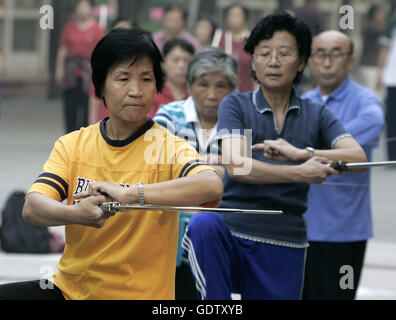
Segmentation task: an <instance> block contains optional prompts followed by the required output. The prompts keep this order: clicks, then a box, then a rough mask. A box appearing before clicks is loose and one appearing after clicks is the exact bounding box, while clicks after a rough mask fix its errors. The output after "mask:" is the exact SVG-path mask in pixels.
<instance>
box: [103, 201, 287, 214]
mask: <svg viewBox="0 0 396 320" xmlns="http://www.w3.org/2000/svg"><path fill="white" fill-rule="evenodd" d="M100 208H101V209H102V210H103V211H106V212H110V213H116V212H125V211H130V210H136V209H137V210H174V211H193V212H195V211H210V212H222V213H249V214H282V213H283V211H281V210H252V209H229V208H204V207H172V206H147V205H144V206H140V205H129V204H127V205H123V204H121V203H119V202H103V203H102V204H101V205H100Z"/></svg>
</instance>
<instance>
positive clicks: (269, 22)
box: [244, 11, 312, 84]
mask: <svg viewBox="0 0 396 320" xmlns="http://www.w3.org/2000/svg"><path fill="white" fill-rule="evenodd" d="M276 31H287V32H289V33H290V34H291V35H292V36H294V38H295V39H296V43H297V48H298V55H299V56H300V57H303V58H304V60H305V65H306V64H307V62H308V59H309V57H310V56H311V45H312V34H311V30H310V29H309V27H308V25H307V24H306V23H305V22H304V21H303V20H302V19H300V18H298V17H293V16H292V15H291V14H289V13H287V12H285V11H282V12H278V13H275V14H270V15H268V16H266V17H264V18H262V19H261V20H260V21H259V22H258V23H257V24H256V26H255V27H254V28H253V30H252V32H251V33H250V36H249V37H248V39H247V40H246V44H245V47H244V50H245V51H246V52H247V53H250V54H251V55H253V54H254V48H255V47H256V46H257V45H258V44H259V42H260V41H261V40H266V39H271V38H272V37H273V36H274V33H275V32H276ZM303 72H304V70H302V71H300V72H298V73H297V75H296V78H295V79H294V81H293V83H294V84H298V83H299V82H300V81H301V78H302V74H303ZM252 76H253V78H254V79H255V80H257V77H256V75H255V73H254V72H252Z"/></svg>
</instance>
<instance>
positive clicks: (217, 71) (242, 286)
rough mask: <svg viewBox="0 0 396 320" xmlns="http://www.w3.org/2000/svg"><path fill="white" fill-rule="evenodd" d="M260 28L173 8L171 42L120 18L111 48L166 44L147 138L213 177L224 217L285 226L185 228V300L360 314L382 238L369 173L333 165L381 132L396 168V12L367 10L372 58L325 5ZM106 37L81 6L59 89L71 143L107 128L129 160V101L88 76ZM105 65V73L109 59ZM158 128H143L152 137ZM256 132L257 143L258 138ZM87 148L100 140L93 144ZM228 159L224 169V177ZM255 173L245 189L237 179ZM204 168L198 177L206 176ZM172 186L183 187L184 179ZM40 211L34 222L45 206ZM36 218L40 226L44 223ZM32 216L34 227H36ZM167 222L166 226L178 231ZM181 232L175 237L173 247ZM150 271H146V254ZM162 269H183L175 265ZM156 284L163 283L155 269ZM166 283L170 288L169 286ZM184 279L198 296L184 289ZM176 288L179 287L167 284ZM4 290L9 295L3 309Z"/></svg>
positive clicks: (67, 39)
mask: <svg viewBox="0 0 396 320" xmlns="http://www.w3.org/2000/svg"><path fill="white" fill-rule="evenodd" d="M249 17H250V15H249V10H248V9H247V8H246V7H244V6H243V5H242V4H240V3H236V4H232V5H230V6H229V7H227V8H226V9H225V11H224V18H225V19H224V21H225V24H224V26H223V27H221V26H219V24H218V22H217V21H216V19H215V18H214V17H213V16H211V15H202V16H200V17H198V19H197V21H196V23H195V25H194V28H193V31H192V33H190V32H189V31H187V30H186V18H187V16H186V11H185V8H184V7H183V6H181V5H179V4H172V5H169V6H168V7H166V8H165V10H164V18H163V29H162V30H160V31H158V32H155V33H153V34H151V33H149V32H147V31H144V30H141V29H140V28H139V26H138V25H137V24H136V23H132V22H131V21H129V20H127V19H122V18H120V19H119V20H117V21H115V22H114V23H113V24H112V26H111V28H110V30H112V31H109V33H108V35H107V36H106V39H112V37H114V35H116V34H117V33H114V30H135V31H136V32H137V33H136V35H135V36H136V37H137V39H138V38H139V39H140V40H139V41H141V48H146V49H147V48H150V49H147V50H154V49H152V48H151V44H150V45H147V41H148V40H147V39H148V38H149V39H152V41H153V43H155V45H156V47H157V48H158V49H159V51H160V52H161V54H162V59H163V62H162V63H161V72H162V73H163V76H164V81H163V87H162V88H161V89H162V90H159V87H158V85H157V90H156V92H155V94H154V92H153V95H152V104H151V107H150V108H148V109H147V110H146V111H147V112H146V113H142V116H141V117H140V118H139V121H135V122H136V123H137V122H139V124H140V125H142V126H144V125H145V121H146V120H144V117H145V116H146V114H147V116H148V117H150V118H151V119H153V120H154V121H155V126H157V125H160V126H162V127H165V128H167V129H168V130H169V131H170V132H171V133H172V134H174V135H176V136H178V137H181V138H182V139H184V140H186V141H187V142H189V144H190V147H192V149H193V150H194V152H197V153H193V155H192V156H191V159H190V160H191V161H192V162H195V161H196V162H197V163H199V161H202V163H203V164H202V168H201V170H202V171H205V170H208V168H211V170H213V172H216V173H217V175H218V177H220V178H221V179H222V182H223V185H224V192H223V197H222V200H221V202H220V207H223V208H243V209H258V210H259V209H273V210H282V211H283V212H284V214H283V215H273V216H271V215H263V216H255V215H244V216H242V215H241V214H224V215H220V214H215V213H210V214H208V213H196V214H193V215H191V214H190V215H188V216H187V219H188V220H189V222H188V226H187V229H186V230H185V231H186V233H185V235H184V238H183V241H182V243H181V242H180V241H179V251H182V254H184V258H185V259H184V261H185V262H184V267H186V266H188V267H187V268H183V271H182V269H179V268H180V266H178V268H176V269H177V271H176V288H175V290H176V298H181V299H183V298H184V299H185V298H189V299H193V298H202V299H230V298H231V294H233V293H239V294H240V295H241V298H242V299H300V298H303V299H354V298H355V296H356V289H357V287H358V285H357V284H358V282H359V277H360V271H361V269H362V265H363V261H364V256H365V250H366V244H367V240H368V239H369V238H371V237H372V236H373V230H372V222H371V203H370V188H369V187H368V186H369V184H370V171H365V172H354V173H351V174H347V175H345V174H342V172H339V171H337V170H336V169H334V168H332V167H331V166H330V164H331V162H332V161H338V160H343V161H347V162H364V161H371V159H372V150H373V149H374V148H375V147H376V146H377V145H378V141H379V137H380V134H381V132H382V130H383V128H384V126H385V125H386V132H387V141H388V143H387V145H388V158H389V160H396V125H394V124H395V123H396V109H395V108H394V105H395V104H396V73H395V72H394V70H396V8H391V12H390V13H389V14H388V12H387V10H386V8H383V7H381V6H379V5H372V6H371V7H370V8H369V10H368V12H367V17H368V20H367V21H368V23H367V24H365V25H364V28H363V30H362V39H363V46H362V53H361V54H360V57H359V56H358V55H357V53H356V50H355V46H354V43H353V40H352V39H351V37H349V36H348V34H345V33H342V32H340V31H335V30H327V27H326V20H325V16H324V15H323V14H322V13H321V12H320V9H319V8H318V1H315V0H309V1H307V2H306V4H305V5H304V6H302V7H299V8H293V9H291V10H290V11H288V12H282V13H275V14H271V15H268V16H266V17H264V18H263V19H261V20H260V21H258V22H256V21H255V23H254V27H253V28H252V29H251V30H250V29H249V27H248V25H249ZM250 22H251V21H250ZM120 32H121V33H120V35H121V36H120V38H117V37H115V38H114V43H117V45H119V46H120V48H121V47H122V45H123V44H122V39H123V38H122V37H123V36H124V37H125V39H126V38H127V37H128V33H126V34H125V35H122V32H123V31H120ZM105 33H106V32H105V30H103V29H101V28H100V27H99V25H98V23H97V21H96V20H95V18H94V15H93V2H92V1H89V0H80V1H77V4H76V7H75V18H74V19H73V20H72V21H70V22H68V23H67V24H66V26H65V27H64V30H63V32H62V36H61V38H60V41H59V51H58V56H57V65H56V75H55V78H56V81H57V83H58V84H59V85H60V86H61V87H62V91H63V96H62V97H63V103H64V119H65V130H66V133H70V132H73V131H75V130H80V128H81V127H87V126H89V125H95V126H97V130H96V129H95V130H96V131H98V132H102V134H104V133H103V132H106V134H107V138H105V139H108V140H106V141H107V142H109V143H110V144H112V143H113V144H112V145H113V146H120V145H119V143H117V141H118V140H120V139H118V140H117V135H116V134H115V132H117V130H118V129H117V128H116V127H114V123H116V121H118V119H119V117H122V116H123V115H122V111H120V110H118V109H117V108H116V103H115V102H114V100H113V101H111V100H110V98H111V97H113V96H114V97H117V95H120V93H117V92H116V91H114V92H112V94H110V93H111V92H110V93H109V94H108V95H105V94H104V90H105V88H107V87H106V86H109V85H110V84H108V83H107V82H106V83H102V84H101V85H102V87H100V86H99V85H98V84H97V83H93V82H92V80H91V78H92V70H91V62H94V63H95V68H97V70H96V72H98V70H100V68H102V66H101V61H100V59H99V58H98V57H97V56H95V57H94V58H92V59H93V60H92V61H91V54H92V52H93V51H94V48H95V46H96V45H97V43H98V42H99V41H100V39H103V37H104V36H105ZM142 39H143V40H142ZM109 41H110V40H109ZM117 41H119V42H117ZM107 46H109V47H110V46H111V43H110V42H109V43H107ZM102 49H103V48H102ZM146 49H145V50H146ZM103 50H104V49H103ZM106 50H109V51H110V49H109V48H107V49H106ZM96 51H98V49H96ZM147 52H148V51H147ZM101 54H102V56H101V57H102V58H103V59H104V58H105V57H106V54H107V53H106V51H103V52H101ZM125 57H126V56H124V57H121V56H120V57H119V58H118V57H112V58H114V60H113V66H114V67H120V66H121V67H125V68H131V67H132V68H135V69H136V70H140V69H139V68H143V67H144V68H146V69H150V68H149V66H150V65H154V66H157V67H158V65H159V62H158V61H154V60H153V57H150V59H151V60H150V61H149V60H147V59H146V58H147V57H146V56H143V57H142V56H137V58H136V59H135V56H134V60H133V61H132V64H131V65H129V66H124V65H122V63H123V62H125V61H121V60H120V59H122V58H125ZM145 59H146V60H147V61H146V60H145ZM357 65H358V66H359V68H358V72H356V73H354V68H355V67H356V66H357ZM113 66H108V70H107V72H108V73H112V72H115V70H114V69H113V68H112V67H113ZM142 66H143V67H142ZM135 69H134V70H135ZM305 69H308V71H309V72H311V71H312V75H311V74H310V73H307V70H306V71H305V74H304V70H305ZM139 72H140V71H139ZM352 74H356V76H357V78H356V80H354V79H353V78H352ZM157 84H158V83H157ZM105 85H106V86H105ZM109 88H110V87H109ZM114 88H115V87H114ZM110 89H111V88H110ZM110 89H108V90H110ZM106 90H107V89H106ZM153 90H154V87H153ZM106 92H107V91H106ZM136 95H137V93H136ZM150 97H151V95H150ZM107 98H108V99H109V100H106V99H107ZM150 101H151V100H150ZM384 110H385V113H384ZM385 114H386V117H385ZM143 116H144V117H143ZM151 119H150V120H147V121H151V122H150V128H151V126H153V122H152V120H151ZM128 121H130V120H128ZM98 122H100V125H97V123H98ZM135 122H133V123H135ZM110 124H112V125H113V126H111V125H110ZM392 124H393V125H392ZM90 128H93V127H92V126H91V127H90ZM95 128H96V127H95ZM135 129H136V130H138V129H139V128H138V127H136V128H135ZM245 129H250V130H252V135H251V136H248V135H247V134H246V132H245ZM106 130H107V131H106ZM145 130H146V131H147V130H149V128H146V129H145ZM96 131H95V132H96ZM128 132H129V131H128ZM138 132H140V131H139V130H138ZM132 133H135V131H133V132H132ZM91 134H92V136H93V135H94V134H96V133H94V130H93V129H92V133H90V135H91ZM66 137H67V136H66ZM70 137H71V136H70ZM70 137H69V138H70ZM109 137H111V139H110V138H109ZM91 138H92V137H91V136H90V138H89V139H91ZM124 138H125V139H126V138H128V137H124ZM135 138H136V137H135ZM135 138H134V139H135ZM66 139H68V138H66ZM87 139H88V138H87ZM125 139H124V140H123V142H122V143H124V142H125V141H126V140H125ZM134 139H132V140H131V141H134ZM87 141H88V140H87ZM89 141H90V140H89ZM122 146H125V145H124V144H123V145H122ZM59 147H60V146H59V145H58V146H57V148H59ZM231 149H232V150H233V152H231ZM235 150H238V152H234V151H235ZM246 150H248V151H249V152H250V156H247V155H246ZM239 151H240V152H239ZM59 152H60V151H59ZM100 153H101V151H100V152H98V154H100ZM196 154H200V155H201V160H198V158H197V156H196ZM224 154H226V155H228V156H227V161H223V160H224V157H225V156H224ZM54 156H55V155H52V156H51V157H54ZM52 160H53V159H52ZM192 162H191V163H189V164H188V165H191V164H192ZM248 163H250V165H251V171H250V172H249V173H248V174H244V175H240V174H236V173H235V172H236V171H238V168H240V167H244V165H245V164H246V165H247V164H248ZM48 165H49V164H47V166H48ZM186 165H187V164H186ZM195 165H198V164H193V165H192V166H191V167H190V169H189V170H192V172H195V171H196V172H197V173H198V172H199V170H198V169H193V168H195ZM54 166H55V165H54ZM209 166H210V167H209ZM54 168H55V167H54ZM197 168H199V166H198V167H197ZM51 169H53V168H51ZM109 170H110V169H109ZM161 170H162V169H161ZM189 170H187V171H186V175H187V173H188V172H189ZM194 170H195V171H194ZM114 174H115V173H114ZM190 174H191V172H190ZM191 175H192V176H194V174H191ZM206 175H207V176H208V177H211V179H212V180H213V181H215V180H216V179H215V178H214V177H213V176H211V175H210V174H209V173H206ZM201 176H203V175H202V174H201ZM176 178H177V177H176V176H175V175H174V172H173V173H172V179H176ZM45 179H47V178H45ZM139 179H143V178H142V177H140V178H139ZM56 180H58V179H57V178H56ZM132 180H133V179H132ZM143 180H144V179H143ZM146 180H147V179H146ZM164 180H166V179H165V178H163V179H162V178H161V179H157V180H155V181H151V182H149V181H147V182H146V181H144V182H145V183H147V190H148V191H146V192H147V194H146V195H147V196H148V199H149V198H150V195H151V194H150V190H151V189H150V186H151V184H153V183H154V185H153V186H155V182H163V181H164ZM59 181H60V180H59ZM192 181H193V183H192V186H193V187H194V188H195V189H196V190H198V189H202V187H204V184H203V183H202V180H199V179H198V178H197V179H196V180H192ZM325 181H326V183H323V182H325ZM310 184H312V186H311V187H310V186H309V185H310ZM145 186H146V184H145ZM177 186H179V187H183V184H182V183H180V185H178V184H177V182H173V184H172V183H169V187H170V188H176V187H177ZM138 187H139V189H138V191H139V192H140V191H141V189H140V185H139V186H138ZM35 188H36V189H37V190H39V191H40V190H42V189H40V188H41V186H40V187H38V186H37V185H36V186H35ZM95 188H96V191H97V192H96V193H95V191H94V190H93V189H94V187H93V188H92V189H89V190H88V191H87V192H88V193H87V194H86V195H85V196H89V195H90V196H96V197H99V195H98V192H99V191H98V190H102V191H103V190H105V192H106V194H107V195H110V194H114V196H113V198H114V199H119V200H120V199H121V200H123V199H122V194H121V191H120V190H118V189H117V190H116V189H115V188H113V187H112V186H110V185H107V184H103V185H95ZM163 188H164V189H165V188H166V185H163ZM203 189H204V188H203ZM218 189H220V187H218V188H217V191H218ZM145 190H146V189H145ZM152 190H155V189H154V187H153V189H152ZM159 190H162V189H159ZM171 190H173V189H171ZM45 191H46V192H47V193H48V195H51V192H50V191H48V190H47V189H45ZM153 192H154V191H153ZM197 192H198V191H197ZM175 194H177V196H178V198H177V199H173V200H174V201H173V202H172V204H175V205H177V204H179V203H182V202H183V201H182V197H183V196H184V195H185V193H183V192H180V193H177V192H176V191H175ZM199 194H201V197H202V201H201V202H204V201H210V200H214V199H211V197H210V196H208V195H207V193H205V192H203V191H202V190H201V192H200V193H199ZM152 197H153V198H154V199H155V200H154V202H152V203H165V202H166V201H165V200H164V199H165V198H166V197H165V196H164V197H163V198H161V199H160V200H157V199H156V198H155V197H154V196H152ZM31 198H32V200H31V203H33V200H35V201H36V203H37V204H36V206H39V205H41V204H42V203H46V202H45V201H47V200H46V199H39V198H37V199H33V197H31ZM102 198H104V197H102ZM102 198H101V199H100V200H103V199H102ZM215 198H216V197H215ZM135 200H139V201H140V198H137V199H135ZM176 200H177V201H176ZM98 201H99V200H98ZM148 201H149V200H147V201H146V202H148ZM156 201H157V202H156ZM30 206H31V207H29V212H34V211H35V210H34V206H33V205H32V204H31V205H30ZM79 207H80V208H82V205H79ZM51 208H54V211H55V209H56V208H57V207H56V205H55V204H51ZM90 210H92V208H90ZM51 214H52V213H51ZM30 216H32V218H31V219H32V221H38V220H36V217H34V214H33V213H30ZM182 216H183V218H185V217H186V216H185V215H182ZM108 218H109V217H108V216H105V217H104V218H103V219H105V220H106V219H108ZM43 219H44V218H43ZM170 220H171V219H170ZM170 220H169V221H168V220H167V223H169V225H171V224H172V223H174V221H173V220H172V221H170ZM40 221H45V223H46V222H47V221H49V220H45V219H44V220H40ZM48 223H49V222H48ZM145 223H147V224H149V222H147V221H146V222H145ZM172 226H173V224H172ZM169 228H170V227H169ZM172 228H173V227H172ZM172 228H170V229H169V230H171V231H172V230H173V231H174V229H172ZM70 229H73V228H70ZM154 229H155V228H154V227H153V230H154ZM158 230H159V229H158ZM169 230H168V231H169ZM168 231H167V232H168ZM73 232H76V231H73ZM125 232H127V231H126V230H125ZM183 232H184V230H183ZM168 234H169V232H168ZM142 237H143V236H142ZM91 245H92V248H94V247H95V244H91ZM77 249H78V248H77ZM69 250H73V249H70V248H69ZM173 251H174V250H173ZM173 251H172V252H173ZM68 254H69V256H66V257H65V258H64V261H66V260H67V259H69V262H70V263H74V262H75V261H74V260H73V259H74V258H73V257H72V253H70V252H68ZM179 254H181V253H180V252H179ZM139 257H140V259H142V261H143V260H144V261H145V258H143V253H142V252H139ZM161 257H162V256H161ZM162 259H163V260H164V261H165V260H166V257H162ZM73 261H74V262H73ZM166 261H167V260H166ZM166 263H167V265H168V266H169V267H170V268H172V266H173V265H172V263H169V261H167V262H166ZM346 264H347V265H351V266H353V267H354V269H355V274H354V275H355V284H356V285H355V287H354V290H349V291H348V290H346V291H345V290H341V289H340V288H339V271H340V266H342V265H346ZM84 267H85V265H84ZM157 267H158V268H159V269H158V270H161V267H160V266H157ZM63 268H64V269H67V268H68V267H67V266H66V265H64V266H63ZM98 270H99V269H98ZM151 271H152V272H153V274H155V272H156V271H155V269H154V267H153V268H152V270H151ZM181 272H183V273H181ZM163 275H164V276H165V275H166V276H170V277H172V274H171V272H170V273H169V272H168V273H166V272H163ZM177 277H183V279H187V280H184V281H183V283H181V285H178V283H177ZM65 279H66V278H65ZM65 279H63V278H61V276H58V278H57V282H56V283H57V285H58V286H59V287H60V288H61V289H62V291H63V292H68V294H70V295H73V294H74V291H73V290H75V292H79V290H78V289H76V288H73V289H72V290H71V291H70V288H69V287H68V285H67V281H69V280H68V279H66V280H65ZM120 279H121V273H120ZM145 279H146V280H147V281H149V280H148V279H147V278H145ZM70 281H71V280H70ZM73 281H74V280H73ZM87 281H88V280H87ZM88 282H89V281H88ZM89 283H90V285H91V286H94V284H92V283H91V282H89ZM76 285H77V283H73V286H76ZM139 285H140V284H139ZM142 286H144V285H143V284H142ZM109 287H111V285H109ZM169 288H172V285H170V284H167V285H166V289H167V290H169ZM151 289H152V288H149V289H147V292H149V297H151V296H153V297H155V296H161V295H159V294H158V293H154V291H150V290H151ZM4 290H5V289H4V287H3V289H1V288H0V294H1V293H2V292H3V293H4ZM68 290H69V291H68ZM92 290H93V291H94V289H92ZM153 290H154V289H153ZM195 291H196V292H197V293H195ZM60 292H61V291H59V292H58V294H59V293H60ZM92 294H93V295H94V296H95V294H96V293H92ZM131 296H132V297H139V295H138V294H136V295H134V294H131ZM120 297H121V296H120ZM161 297H169V296H167V295H166V294H164V295H163V296H161Z"/></svg>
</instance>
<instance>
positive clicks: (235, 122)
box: [183, 13, 366, 299]
mask: <svg viewBox="0 0 396 320" xmlns="http://www.w3.org/2000/svg"><path fill="white" fill-rule="evenodd" d="M311 42H312V39H311V33H310V31H309V28H308V26H307V25H306V24H305V23H304V22H303V21H301V20H299V19H298V18H295V17H292V16H291V15H289V14H287V13H280V14H274V15H269V16H267V17H265V18H263V19H262V20H261V21H259V22H258V23H257V25H256V26H255V28H254V29H253V30H252V32H251V34H250V36H249V38H248V39H247V42H246V45H245V48H244V50H245V51H246V52H248V53H249V54H251V55H252V58H253V62H252V75H253V77H254V79H255V80H256V81H257V82H258V83H259V85H260V88H259V89H258V90H256V91H254V92H247V93H232V94H230V95H228V96H227V97H226V98H224V99H223V101H222V103H221V104H220V108H219V118H218V125H217V131H218V132H217V139H218V140H219V141H220V142H221V148H222V157H223V159H222V160H223V163H224V164H225V167H226V173H225V175H224V178H223V183H224V193H223V199H222V202H221V204H220V206H221V207H225V208H243V209H275V210H282V211H283V212H284V214H282V215H251V214H230V213H227V214H223V215H219V214H214V213H211V214H203V213H198V214H196V215H194V216H193V218H192V219H191V220H190V222H189V225H188V229H187V232H186V235H185V237H184V242H183V246H184V247H185V248H186V249H187V250H188V252H189V261H190V265H191V269H192V271H193V273H194V276H195V280H196V286H197V289H198V291H199V293H200V295H201V297H202V298H203V299H230V298H231V293H240V294H241V298H242V299H300V297H301V291H302V283H303V272H304V257H305V251H306V247H307V245H308V243H307V236H306V225H305V221H304V218H303V216H302V215H303V213H304V212H305V210H306V209H307V193H308V190H309V184H310V183H322V182H323V181H324V180H325V179H326V177H328V176H330V175H332V174H339V172H337V171H335V170H334V169H332V168H331V167H330V166H329V163H330V161H332V160H344V161H349V162H353V161H365V160H366V157H365V154H364V151H363V150H362V149H361V147H360V146H359V144H358V143H357V142H356V141H355V140H354V139H353V138H352V137H351V136H350V135H349V134H348V133H347V132H346V130H345V128H344V127H343V126H342V124H341V123H340V122H339V121H338V120H337V118H336V117H335V116H334V115H333V114H332V113H331V112H330V111H329V110H328V109H326V108H325V107H324V105H319V104H316V103H313V102H311V101H310V100H304V99H301V98H300V97H299V96H298V95H297V93H296V91H295V90H294V85H296V84H298V83H299V81H300V79H301V76H302V73H303V70H304V68H305V65H306V63H307V61H308V58H309V57H310V54H311ZM247 150H253V151H252V152H246V151H247ZM263 151H264V152H263Z"/></svg>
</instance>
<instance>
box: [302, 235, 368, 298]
mask: <svg viewBox="0 0 396 320" xmlns="http://www.w3.org/2000/svg"><path fill="white" fill-rule="evenodd" d="M366 242H367V241H358V242H313V241H311V242H310V243H309V245H310V247H309V248H308V250H307V257H306V262H305V276H304V289H303V295H302V299H303V300H353V299H355V296H356V290H357V288H358V285H359V280H360V274H361V270H362V266H363V260H364V254H365V251H366ZM344 266H345V267H344Z"/></svg>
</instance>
